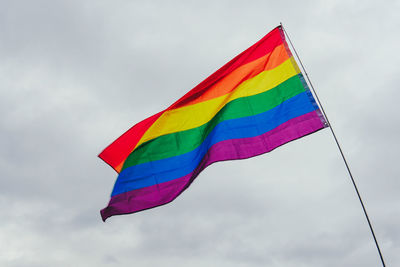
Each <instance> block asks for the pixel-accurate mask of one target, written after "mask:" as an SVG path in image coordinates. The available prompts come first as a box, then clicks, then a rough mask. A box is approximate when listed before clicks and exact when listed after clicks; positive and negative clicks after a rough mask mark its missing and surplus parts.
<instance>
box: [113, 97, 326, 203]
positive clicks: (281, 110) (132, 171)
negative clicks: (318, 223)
mask: <svg viewBox="0 0 400 267" xmlns="http://www.w3.org/2000/svg"><path fill="white" fill-rule="evenodd" d="M316 109H318V107H317V106H314V105H313V103H312V102H310V96H309V94H308V92H307V91H306V92H303V93H300V94H298V95H296V96H294V97H292V98H290V99H288V100H286V101H284V102H283V103H282V104H280V105H278V106H276V107H275V108H273V109H270V110H268V111H266V112H264V113H260V114H257V115H254V116H249V117H244V118H238V119H232V120H226V121H223V122H221V123H219V124H218V125H217V126H215V128H214V129H213V130H212V131H211V132H210V134H209V135H208V136H207V138H206V139H205V140H204V142H203V143H202V144H201V145H200V146H198V147H197V148H196V149H194V150H192V151H191V152H188V153H185V154H182V155H179V156H175V157H171V158H166V159H161V160H157V161H151V162H146V163H142V164H139V165H135V166H131V167H129V168H126V169H124V170H123V171H122V172H121V173H120V174H119V176H118V178H117V181H116V183H115V185H114V189H113V192H112V194H111V196H114V195H117V194H121V193H124V192H128V191H131V190H135V189H139V188H144V187H147V186H151V185H155V184H159V183H163V182H168V181H171V180H174V179H177V178H180V177H182V176H185V175H187V174H189V173H191V172H192V171H193V170H194V169H195V168H196V167H197V165H198V164H200V162H201V160H202V159H203V157H204V155H205V154H206V153H207V151H208V150H209V148H210V147H211V146H212V145H214V144H216V143H218V142H221V141H224V140H229V139H238V138H248V137H254V136H258V135H261V134H264V133H266V132H268V131H270V130H272V129H274V128H276V127H278V126H279V125H281V124H282V123H285V122H286V121H288V120H290V119H293V118H296V117H298V116H301V115H303V114H306V113H308V112H311V111H314V110H316Z"/></svg>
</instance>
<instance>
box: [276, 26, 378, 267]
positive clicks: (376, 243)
mask: <svg viewBox="0 0 400 267" xmlns="http://www.w3.org/2000/svg"><path fill="white" fill-rule="evenodd" d="M280 26H281V28H282V30H283V32H284V33H285V35H286V36H287V38H288V40H289V43H290V46H291V47H292V48H293V51H294V53H295V54H296V57H297V59H298V60H299V62H300V65H301V68H302V69H303V71H304V74H305V75H306V78H307V80H308V83H309V84H310V87H311V90H312V92H313V94H314V95H315V98H316V100H317V102H318V105H319V106H320V108H321V111H322V114H323V115H324V117H325V120H326V122H327V123H328V125H329V129H330V130H331V132H332V135H333V138H334V139H335V142H336V145H337V147H338V148H339V151H340V154H341V155H342V158H343V161H344V164H345V165H346V168H347V172H348V173H349V175H350V178H351V182H352V183H353V186H354V189H355V190H356V193H357V196H358V199H359V200H360V203H361V207H362V209H363V211H364V215H365V218H366V219H367V222H368V225H369V229H370V230H371V234H372V237H373V238H374V241H375V245H376V248H377V249H378V253H379V257H380V258H381V262H382V265H383V267H386V265H385V261H384V260H383V255H382V252H381V250H380V248H379V244H378V241H377V239H376V236H375V232H374V229H373V228H372V224H371V221H370V220H369V217H368V214H367V210H366V209H365V206H364V203H363V201H362V199H361V195H360V192H359V191H358V188H357V185H356V182H355V181H354V178H353V174H352V173H351V171H350V167H349V164H348V163H347V160H346V158H345V156H344V154H343V151H342V148H341V147H340V144H339V141H338V140H337V138H336V134H335V132H334V131H333V128H332V125H331V123H330V122H329V119H328V116H327V115H326V113H325V110H324V108H323V107H322V105H321V102H320V101H319V98H318V95H317V93H316V92H315V90H314V86H313V85H312V83H311V80H310V78H309V77H308V74H307V71H306V69H305V68H304V65H303V62H301V59H300V57H299V55H298V54H297V51H296V49H295V48H294V46H293V44H292V41H291V40H290V37H289V35H288V34H287V32H286V30H285V28H284V27H283V25H282V22H281V23H280Z"/></svg>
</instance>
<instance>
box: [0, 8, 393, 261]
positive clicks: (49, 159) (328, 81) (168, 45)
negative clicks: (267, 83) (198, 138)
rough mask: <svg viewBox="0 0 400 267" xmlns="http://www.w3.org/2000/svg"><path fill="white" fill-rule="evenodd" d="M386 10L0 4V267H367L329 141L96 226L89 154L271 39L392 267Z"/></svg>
mask: <svg viewBox="0 0 400 267" xmlns="http://www.w3.org/2000/svg"><path fill="white" fill-rule="evenodd" d="M399 13H400V2H399V1H389V0H387V1H351V0H343V1H338V0H331V1H243V0H241V1H216V0H213V1H206V0H203V1H127V0H126V1H122V0H119V1H83V0H78V1H67V0H65V1H55V0H48V1H45V0H43V1H19V0H10V1H6V0H0V114H1V116H0V134H1V138H0V148H1V149H0V177H1V178H0V210H1V220H0V266H6V267H8V266H10V267H17V266H18V267H22V266H44V267H47V266H48V267H54V266H61V267H63V266H74V267H75V266H78V267H80V266H82V267H83V266H84V267H87V266H96V267H97V266H99V267H103V266H104V267H105V266H143V267H147V266H149V267H153V266H174V267H176V266H185V267H186V266H195V267H197V266H221V267H225V266H233V267H237V266H246V267H247V266H272V267H275V266H280V267H282V266H283V267H295V266H296V267H302V266H307V267H314V266H315V267H317V266H318V267H320V266H329V267H337V266H362V267H370V266H371V267H372V266H380V260H379V256H378V254H377V252H376V248H375V244H374V243H373V239H372V237H371V234H370V232H369V228H368V225H367V222H366V220H365V217H364V215H363V213H362V209H361V206H360V203H359V202H358V199H357V196H356V194H355V191H354V188H353V187H352V184H351V181H350V178H349V176H348V174H347V172H346V169H345V166H344V164H343V161H342V160H341V158H340V154H339V151H338V149H337V147H336V146H335V143H334V140H333V138H332V136H331V134H330V131H329V129H324V130H322V131H319V132H317V133H315V134H312V135H309V136H307V137H304V138H302V139H300V140H297V141H295V142H291V143H289V144H287V145H285V146H282V147H280V148H278V149H276V150H274V151H273V152H271V153H268V154H265V155H262V156H259V157H256V158H251V159H248V160H242V161H231V162H223V163H217V164H214V165H212V166H210V167H209V168H207V169H206V170H205V171H203V172H202V173H201V174H200V176H199V177H198V178H197V179H196V181H195V182H194V183H193V184H192V186H191V187H190V188H189V189H188V190H187V191H185V192H184V193H183V194H182V195H181V196H180V197H179V198H177V199H176V200H175V201H174V202H172V203H170V204H168V205H165V206H162V207H159V208H155V209H151V210H147V211H144V212H140V213H136V214H132V215H125V216H115V217H112V218H111V219H109V220H107V222H106V223H103V222H102V220H101V218H100V214H99V210H100V209H102V208H104V207H105V206H106V205H107V203H108V201H109V197H110V193H111V189H112V187H113V184H114V182H115V179H116V173H115V172H114V171H113V170H112V169H111V168H110V167H109V166H108V165H106V164H105V163H104V162H102V161H101V160H100V159H99V158H97V155H98V153H100V152H101V151H102V149H104V148H105V147H106V146H107V145H108V144H109V143H111V142H112V141H113V140H114V139H116V138H117V137H118V136H120V135H121V134H122V133H123V132H125V131H126V130H127V129H128V128H130V127H131V126H132V125H133V124H135V123H137V122H139V121H140V120H142V119H144V118H146V117H147V116H150V115H152V114H154V113H157V112H159V111H161V110H162V109H164V108H166V107H167V106H169V105H170V104H171V103H172V102H174V101H175V100H176V99H178V98H179V97H181V96H182V95H183V94H184V93H185V92H187V91H189V90H190V89H191V88H193V87H194V86H195V85H196V84H198V83H199V82H201V81H202V80H203V79H204V78H206V77H207V76H208V75H210V74H211V73H212V72H214V71H215V70H216V69H218V68H219V67H220V66H222V65H223V64H224V63H226V62H227V61H228V60H230V59H231V58H233V57H234V56H236V55H237V54H238V53H240V52H241V51H243V50H244V49H246V48H247V47H249V46H250V45H252V44H253V43H254V42H256V41H257V40H259V39H260V38H261V37H263V36H264V35H265V34H267V33H268V32H269V31H270V30H271V29H273V28H274V27H275V26H277V25H278V24H279V22H282V23H283V24H284V26H285V27H286V30H287V31H288V33H289V35H290V36H291V38H292V41H293V42H294V44H295V46H296V48H297V50H298V52H299V53H300V56H301V57H302V60H303V63H304V64H305V66H306V68H307V71H308V73H309V75H310V78H311V80H312V82H313V84H314V86H315V88H316V90H317V92H318V94H319V97H320V99H321V101H322V103H323V104H324V108H325V110H326V112H327V113H328V116H329V119H330V120H331V123H332V125H333V126H334V129H335V130H336V133H337V136H338V138H339V141H340V142H341V144H342V146H343V150H344V152H345V154H346V156H347V159H348V162H349V164H350V166H351V168H352V171H353V174H354V177H355V179H356V181H357V183H358V186H359V190H360V191H361V194H362V197H363V199H364V202H365V205H366V207H367V210H368V212H369V215H370V218H371V220H372V223H373V225H374V227H375V232H376V235H377V238H378V241H379V242H380V245H381V249H382V252H383V254H384V257H385V260H386V263H387V266H400V194H399V191H400V179H399V173H400V164H399V163H398V160H399V156H398V151H400V143H399V141H398V138H399V133H400V117H399V111H398V99H399V98H400V92H399V84H400V71H399V62H400V56H399V53H398V49H399V44H400V36H399V28H400V17H399Z"/></svg>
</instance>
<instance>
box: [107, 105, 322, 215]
mask: <svg viewBox="0 0 400 267" xmlns="http://www.w3.org/2000/svg"><path fill="white" fill-rule="evenodd" d="M317 111H318V110H315V111H312V112H309V113H307V114H304V115H302V116H299V117H296V118H294V119H291V120H289V121H287V122H285V123H283V124H281V125H280V126H278V127H276V128H275V129H273V130H271V131H269V132H267V133H265V134H262V135H259V136H256V137H251V138H242V139H231V140H225V141H222V142H219V143H217V144H215V145H213V146H212V147H211V148H210V149H209V150H208V152H207V154H206V155H205V156H204V158H203V160H202V161H201V163H200V164H199V166H197V168H196V169H195V170H194V171H193V172H192V173H189V174H188V175H185V176H183V177H180V178H177V179H175V180H171V181H168V182H165V183H161V184H157V185H152V186H149V187H145V188H141V189H137V190H133V191H129V192H126V193H122V194H118V195H115V196H113V197H112V198H111V200H110V202H109V204H108V206H107V207H106V208H104V209H103V210H101V212H100V213H101V217H102V219H103V221H105V220H106V219H107V218H108V217H111V216H113V215H119V214H127V213H134V212H137V211H141V210H145V209H149V208H154V207H156V206H160V205H163V204H167V203H169V202H171V201H172V200H174V199H175V198H176V197H177V196H179V195H180V194H181V193H182V192H183V191H184V190H185V189H186V188H187V187H188V186H189V185H190V184H191V182H193V180H194V179H195V178H196V177H197V176H198V175H199V173H200V172H201V171H202V170H204V169H205V168H206V167H207V166H209V165H211V164H212V163H214V162H217V161H224V160H234V159H246V158H250V157H254V156H257V155H260V154H264V153H266V152H269V151H271V150H273V149H275V148H277V147H278V146H281V145H283V144H285V143H287V142H290V141H292V140H295V139H298V138H300V137H302V136H305V135H307V134H310V133H313V132H315V131H318V130H320V129H322V128H324V124H323V122H321V119H320V117H319V115H318V113H317Z"/></svg>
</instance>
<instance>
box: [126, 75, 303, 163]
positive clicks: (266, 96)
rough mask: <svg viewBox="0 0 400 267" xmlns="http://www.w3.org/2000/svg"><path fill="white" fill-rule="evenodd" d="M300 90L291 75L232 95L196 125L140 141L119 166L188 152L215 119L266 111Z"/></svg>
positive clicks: (297, 80) (300, 85) (211, 128)
mask: <svg viewBox="0 0 400 267" xmlns="http://www.w3.org/2000/svg"><path fill="white" fill-rule="evenodd" d="M299 75H301V74H299ZM304 91H305V90H304V87H303V85H302V83H301V81H300V79H299V76H298V75H295V76H293V77H291V78H289V79H288V80H286V81H285V82H283V83H281V84H279V85H278V86H276V87H274V88H273V89H271V90H268V91H266V92H263V93H260V94H257V95H252V96H248V97H242V98H238V99H235V100H233V101H231V102H229V103H227V104H226V105H225V106H224V107H223V108H222V109H221V110H220V111H219V112H218V113H217V114H216V115H215V116H214V117H213V118H212V119H211V120H210V121H209V122H207V123H205V124H203V125H201V126H199V127H197V128H193V129H189V130H185V131H181V132H176V133H171V134H167V135H163V136H159V137H157V138H155V139H152V140H149V141H147V142H145V143H143V144H141V145H140V146H139V147H138V148H136V149H135V150H134V151H133V152H132V153H131V154H130V155H129V157H128V158H127V159H126V161H125V163H124V166H123V168H122V169H125V168H128V167H130V166H134V165H138V164H141V163H145V162H150V161H155V160H160V159H165V158H169V157H173V156H178V155H181V154H184V153H187V152H190V151H192V150H193V149H195V148H196V147H198V146H199V145H200V144H201V143H202V142H203V141H204V139H205V138H206V137H207V136H208V134H209V133H210V132H211V131H212V130H213V129H214V127H215V126H216V125H217V124H218V123H220V122H222V121H225V120H231V119H237V118H243V117H248V116H253V115H256V114H260V113H263V112H266V111H268V110H270V109H272V108H274V107H276V106H278V105H279V104H281V103H282V102H284V101H285V100H287V99H289V98H291V97H293V96H295V95H297V94H299V93H301V92H304Z"/></svg>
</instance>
